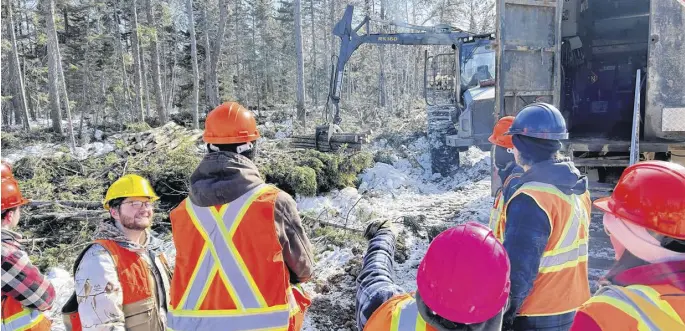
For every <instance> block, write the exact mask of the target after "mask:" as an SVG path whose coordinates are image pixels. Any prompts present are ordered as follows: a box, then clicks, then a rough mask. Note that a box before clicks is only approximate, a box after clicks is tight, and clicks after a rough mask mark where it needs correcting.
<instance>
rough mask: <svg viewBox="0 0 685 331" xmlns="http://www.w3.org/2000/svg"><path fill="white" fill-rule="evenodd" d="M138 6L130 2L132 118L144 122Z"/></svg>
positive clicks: (135, 1) (134, 1)
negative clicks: (133, 94) (132, 87)
mask: <svg viewBox="0 0 685 331" xmlns="http://www.w3.org/2000/svg"><path fill="white" fill-rule="evenodd" d="M137 5H138V1H137V0H132V4H131V17H132V18H131V48H132V50H133V81H134V84H135V89H136V99H135V102H134V103H133V104H134V114H137V115H134V118H137V119H138V120H140V121H144V120H145V111H144V110H143V75H142V68H141V61H140V43H139V39H140V38H139V35H138V34H139V31H138V9H137V8H136V7H137Z"/></svg>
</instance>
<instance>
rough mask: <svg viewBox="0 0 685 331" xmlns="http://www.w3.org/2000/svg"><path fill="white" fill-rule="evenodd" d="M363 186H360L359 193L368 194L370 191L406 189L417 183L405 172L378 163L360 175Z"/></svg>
mask: <svg viewBox="0 0 685 331" xmlns="http://www.w3.org/2000/svg"><path fill="white" fill-rule="evenodd" d="M360 178H361V181H362V184H361V185H360V186H359V192H366V191H369V190H377V191H391V190H397V189H399V188H406V187H410V186H412V185H415V184H416V182H415V181H414V180H413V179H412V178H410V177H409V176H407V175H406V174H405V173H404V172H402V171H400V170H398V169H395V167H393V166H391V165H389V164H385V163H381V162H376V164H375V165H374V166H373V168H371V169H367V170H365V171H364V173H362V174H361V175H360Z"/></svg>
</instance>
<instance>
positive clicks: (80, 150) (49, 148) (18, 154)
mask: <svg viewBox="0 0 685 331" xmlns="http://www.w3.org/2000/svg"><path fill="white" fill-rule="evenodd" d="M64 149H66V151H64ZM111 151H114V145H113V144H111V143H109V142H100V141H96V142H93V143H89V144H86V145H84V146H78V147H76V150H75V151H74V154H73V156H74V158H76V159H78V160H85V159H87V158H89V157H97V156H100V155H103V154H107V153H109V152H111ZM65 152H67V153H68V147H67V146H66V145H63V144H46V143H40V144H36V145H31V146H27V147H24V148H23V149H21V150H18V151H14V152H12V153H10V154H8V155H7V156H3V159H5V160H7V161H8V162H10V163H14V162H17V161H19V160H21V159H23V158H25V157H30V156H45V157H57V156H61V155H64V154H65Z"/></svg>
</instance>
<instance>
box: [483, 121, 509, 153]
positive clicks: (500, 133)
mask: <svg viewBox="0 0 685 331" xmlns="http://www.w3.org/2000/svg"><path fill="white" fill-rule="evenodd" d="M512 123H514V116H504V117H502V118H500V119H499V121H497V124H495V127H494V128H493V129H492V134H491V135H490V137H489V138H488V141H489V142H491V143H493V144H495V145H497V146H501V147H504V148H514V143H513V142H512V136H511V135H504V134H505V133H507V131H509V128H510V127H511V124H512Z"/></svg>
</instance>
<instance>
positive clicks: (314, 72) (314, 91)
mask: <svg viewBox="0 0 685 331" xmlns="http://www.w3.org/2000/svg"><path fill="white" fill-rule="evenodd" d="M309 10H310V11H311V23H312V24H311V25H312V85H311V86H312V87H311V88H310V89H309V90H310V91H309V93H310V94H311V95H312V101H313V102H314V105H315V106H318V105H319V93H318V86H319V85H318V84H317V82H316V75H317V67H316V57H317V53H316V34H314V31H315V29H314V18H315V14H316V12H315V11H314V0H309Z"/></svg>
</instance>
